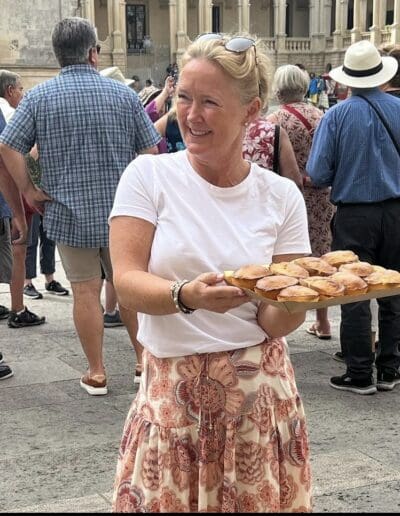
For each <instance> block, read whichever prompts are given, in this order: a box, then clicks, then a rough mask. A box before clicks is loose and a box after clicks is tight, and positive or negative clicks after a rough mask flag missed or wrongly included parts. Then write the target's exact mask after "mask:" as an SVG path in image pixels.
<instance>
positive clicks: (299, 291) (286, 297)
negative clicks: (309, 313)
mask: <svg viewBox="0 0 400 516" xmlns="http://www.w3.org/2000/svg"><path fill="white" fill-rule="evenodd" d="M277 300H278V301H295V302H296V303H310V302H316V301H318V300H319V293H318V292H317V291H316V290H313V289H311V288H308V287H303V286H302V285H293V286H292V287H286V288H283V289H282V290H281V291H280V292H279V293H278V295H277Z"/></svg>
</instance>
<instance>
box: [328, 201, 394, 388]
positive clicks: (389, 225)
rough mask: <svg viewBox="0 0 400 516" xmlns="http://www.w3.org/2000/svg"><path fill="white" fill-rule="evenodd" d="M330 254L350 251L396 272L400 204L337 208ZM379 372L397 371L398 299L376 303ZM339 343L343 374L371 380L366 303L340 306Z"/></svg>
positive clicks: (383, 299) (368, 307) (369, 321)
mask: <svg viewBox="0 0 400 516" xmlns="http://www.w3.org/2000/svg"><path fill="white" fill-rule="evenodd" d="M332 230H333V242H332V249H333V250H338V249H350V250H351V251H354V252H355V253H356V254H358V256H359V258H360V260H361V261H366V262H369V263H373V264H375V265H382V266H383V267H386V268H387V269H396V270H399V271H400V199H390V200H387V201H382V202H377V203H371V204H343V205H338V207H337V212H336V214H335V218H334V222H333V224H332ZM377 301H378V305H379V316H378V319H379V343H378V348H377V356H376V360H375V364H376V368H377V370H378V372H380V371H382V372H387V373H393V372H394V371H397V370H398V368H399V366H400V352H399V345H400V296H391V297H383V298H379V299H377ZM341 313H342V319H341V324H340V343H341V346H342V351H343V353H344V355H345V357H346V364H347V374H348V375H349V376H350V377H351V378H355V379H361V378H366V377H370V376H372V366H373V363H374V354H373V352H372V350H371V311H370V301H363V302H360V303H349V304H347V305H341Z"/></svg>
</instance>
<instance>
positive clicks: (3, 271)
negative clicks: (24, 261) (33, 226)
mask: <svg viewBox="0 0 400 516" xmlns="http://www.w3.org/2000/svg"><path fill="white" fill-rule="evenodd" d="M12 266H13V252H12V245H11V230H10V219H8V218H1V217H0V283H11V275H12Z"/></svg>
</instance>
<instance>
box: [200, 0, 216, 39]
mask: <svg viewBox="0 0 400 516" xmlns="http://www.w3.org/2000/svg"><path fill="white" fill-rule="evenodd" d="M212 5H213V4H212V1H210V0H199V8H198V9H199V34H203V33H204V32H211V31H212Z"/></svg>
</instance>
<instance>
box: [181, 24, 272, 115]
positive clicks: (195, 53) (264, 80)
mask: <svg viewBox="0 0 400 516" xmlns="http://www.w3.org/2000/svg"><path fill="white" fill-rule="evenodd" d="M221 36H222V38H221V39H208V40H201V39H200V40H195V41H193V43H192V44H191V45H190V46H189V47H188V48H187V50H186V52H185V54H184V55H183V58H182V68H183V67H184V66H185V65H186V64H187V63H188V62H189V61H191V60H192V59H199V58H204V59H207V60H208V61H211V62H212V63H216V64H218V65H219V66H220V67H221V68H222V70H223V71H224V72H225V73H226V74H227V75H228V76H229V77H231V78H232V79H233V81H234V82H235V83H236V87H237V89H238V91H239V95H240V100H241V102H242V104H248V103H249V102H251V101H252V100H253V99H254V98H255V97H260V99H261V109H265V108H266V107H267V105H268V72H269V69H270V61H269V58H268V56H267V53H266V47H265V45H264V44H263V42H262V41H261V40H259V39H257V38H256V37H253V36H250V35H248V34H235V35H232V34H222V35H221ZM233 37H243V38H250V39H252V40H254V45H255V48H253V46H251V47H250V48H249V49H248V50H246V51H244V52H232V51H230V50H227V49H226V48H225V44H226V43H227V42H228V41H229V40H230V39H232V38H233Z"/></svg>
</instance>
